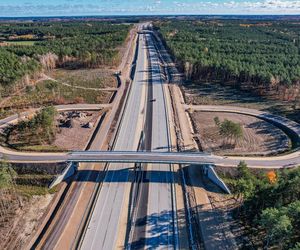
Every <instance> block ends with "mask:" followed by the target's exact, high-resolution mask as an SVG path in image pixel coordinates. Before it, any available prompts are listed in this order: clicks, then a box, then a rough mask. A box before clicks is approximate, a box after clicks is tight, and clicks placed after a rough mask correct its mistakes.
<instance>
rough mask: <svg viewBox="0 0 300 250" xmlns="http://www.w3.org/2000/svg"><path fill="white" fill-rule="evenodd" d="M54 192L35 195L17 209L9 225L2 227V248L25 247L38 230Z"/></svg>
mask: <svg viewBox="0 0 300 250" xmlns="http://www.w3.org/2000/svg"><path fill="white" fill-rule="evenodd" d="M53 197H54V194H48V195H45V196H33V197H32V198H31V199H30V200H29V201H26V202H23V208H22V209H18V210H17V211H16V216H14V217H13V220H10V221H9V222H7V223H9V224H10V225H8V226H9V228H11V230H10V231H9V232H8V231H7V227H5V228H2V230H4V232H3V231H2V230H1V229H0V234H1V241H0V249H23V247H24V245H25V243H27V241H28V240H29V239H30V236H31V235H33V233H34V232H35V231H36V230H37V226H38V223H39V220H40V219H41V218H42V216H43V214H44V212H45V211H46V209H47V207H48V205H49V204H50V202H51V200H52V198H53Z"/></svg>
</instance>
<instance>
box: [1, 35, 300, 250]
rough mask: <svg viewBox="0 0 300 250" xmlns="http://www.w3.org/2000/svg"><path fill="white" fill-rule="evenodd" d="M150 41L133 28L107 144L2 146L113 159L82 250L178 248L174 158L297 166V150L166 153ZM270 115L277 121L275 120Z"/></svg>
mask: <svg viewBox="0 0 300 250" xmlns="http://www.w3.org/2000/svg"><path fill="white" fill-rule="evenodd" d="M155 42H156V41H155V39H154V36H153V34H152V33H151V32H149V31H146V30H144V31H143V32H140V33H139V35H138V43H137V44H138V49H137V53H138V54H137V62H136V70H135V75H134V79H133V82H132V84H131V87H130V92H129V95H128V98H127V101H126V106H125V108H124V114H123V117H122V120H121V123H120V127H119V130H118V132H117V134H116V139H115V143H114V145H113V148H112V149H113V150H112V151H84V152H70V153H43V154H38V153H22V152H13V151H10V150H8V149H4V148H1V150H0V151H1V152H0V156H2V157H4V158H6V159H8V160H10V161H11V162H62V161H69V162H110V163H109V164H108V166H107V170H108V171H107V174H106V175H105V176H104V180H103V182H102V185H101V190H100V191H99V193H98V194H97V198H96V200H95V204H94V205H93V210H92V212H91V215H90V216H89V218H88V221H87V223H86V226H85V228H84V231H83V234H82V236H81V238H80V242H79V246H80V247H81V248H82V249H116V248H118V247H122V246H124V245H125V246H126V248H127V249H141V248H150V249H152V248H161V249H174V248H175V249H177V248H178V246H179V235H178V234H179V233H178V228H177V221H176V209H177V208H176V193H175V189H174V171H173V164H211V165H214V164H215V165H220V166H236V165H237V164H238V163H239V162H240V161H241V160H245V161H246V162H247V164H248V165H249V166H250V167H262V168H269V167H272V168H281V167H293V166H296V165H300V153H299V151H295V152H293V153H291V154H289V155H284V156H277V157H269V158H268V157H266V158H255V157H252V158H251V157H221V156H215V155H212V154H205V153H188V152H184V153H182V152H171V151H172V138H171V135H172V131H171V130H172V128H171V126H170V121H169V119H170V117H171V115H170V113H171V112H172V108H171V103H170V102H169V99H168V98H167V94H168V93H167V91H166V84H165V83H166V82H165V81H164V79H163V78H162V75H163V72H162V68H163V67H162V64H163V63H164V62H162V60H161V55H160V54H159V51H158V49H157V46H156V45H155ZM230 112H234V110H231V111H230ZM254 115H255V114H254ZM260 115H261V114H260ZM271 118H272V119H274V120H275V122H276V120H278V119H279V118H278V117H276V116H274V117H271ZM280 119H281V118H280ZM8 121H9V120H6V121H5V122H8ZM279 123H281V124H283V125H284V126H285V127H287V128H288V129H290V130H291V131H294V132H295V133H296V135H297V136H298V137H299V134H300V133H299V131H300V130H299V125H297V124H294V123H291V121H288V120H282V121H281V122H279ZM133 170H134V171H133ZM141 173H142V176H140V177H139V183H136V184H135V185H136V187H134V189H133V190H135V192H136V193H135V194H134V196H135V197H136V199H133V201H130V200H129V198H128V197H130V192H131V191H132V190H131V188H130V185H129V183H130V182H132V180H134V179H135V178H136V176H137V175H139V174H141ZM132 202H135V204H131V203H132ZM127 207H131V208H132V211H130V213H128V211H127V209H124V208H127ZM128 214H131V215H132V216H129V215H128ZM125 225H126V226H125Z"/></svg>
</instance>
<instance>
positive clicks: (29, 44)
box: [5, 41, 36, 46]
mask: <svg viewBox="0 0 300 250" xmlns="http://www.w3.org/2000/svg"><path fill="white" fill-rule="evenodd" d="M5 42H6V43H8V44H11V45H20V46H33V45H34V44H35V43H36V41H5Z"/></svg>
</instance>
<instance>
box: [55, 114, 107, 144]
mask: <svg viewBox="0 0 300 250" xmlns="http://www.w3.org/2000/svg"><path fill="white" fill-rule="evenodd" d="M102 114H103V111H99V112H90V111H89V112H77V111H68V112H61V113H60V114H59V115H58V118H57V122H58V132H57V134H56V139H55V141H54V142H53V145H55V146H56V147H58V148H64V149H66V150H84V149H85V146H86V144H87V143H88V140H89V138H90V137H91V136H92V133H93V131H94V129H95V127H96V125H97V120H98V119H99V118H100V116H101V115H102Z"/></svg>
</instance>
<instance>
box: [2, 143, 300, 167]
mask: <svg viewBox="0 0 300 250" xmlns="http://www.w3.org/2000/svg"><path fill="white" fill-rule="evenodd" d="M2 150H3V148H2ZM0 159H4V160H5V159H6V160H8V161H10V162H14V163H18V162H20V163H43V162H48V163H49V162H113V163H153V164H154V163H160V164H197V165H199V164H203V165H205V164H209V165H218V166H223V167H234V166H237V165H238V164H239V162H240V161H245V162H246V163H247V164H248V166H249V167H251V168H290V167H296V166H299V165H300V151H296V152H294V153H291V154H288V155H282V156H274V157H240V156H239V157H234V156H230V157H229V156H228V157H226V156H217V155H213V154H207V153H201V152H153V151H138V152H136V151H74V152H69V153H23V152H12V151H10V150H7V151H6V150H5V149H4V152H2V153H0Z"/></svg>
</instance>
